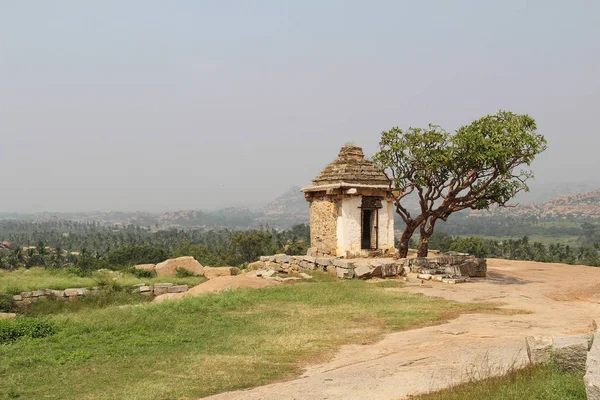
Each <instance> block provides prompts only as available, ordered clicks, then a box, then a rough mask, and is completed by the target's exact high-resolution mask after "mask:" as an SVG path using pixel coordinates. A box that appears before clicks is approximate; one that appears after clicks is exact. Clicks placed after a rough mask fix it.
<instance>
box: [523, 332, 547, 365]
mask: <svg viewBox="0 0 600 400" xmlns="http://www.w3.org/2000/svg"><path fill="white" fill-rule="evenodd" d="M553 343H554V341H553V340H552V338H551V337H547V336H527V337H526V338H525V347H526V348H527V356H528V357H529V362H530V363H532V364H548V363H549V362H550V361H551V360H552V345H553Z"/></svg>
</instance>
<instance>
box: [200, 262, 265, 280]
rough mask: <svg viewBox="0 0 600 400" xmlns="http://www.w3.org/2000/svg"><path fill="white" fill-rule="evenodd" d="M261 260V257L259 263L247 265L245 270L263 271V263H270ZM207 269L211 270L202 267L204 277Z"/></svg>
mask: <svg viewBox="0 0 600 400" xmlns="http://www.w3.org/2000/svg"><path fill="white" fill-rule="evenodd" d="M262 258H263V257H261V260H260V261H255V262H253V263H250V264H248V266H247V267H246V269H247V270H248V271H254V270H257V269H263V268H265V263H266V262H270V261H269V260H266V261H263V260H262ZM207 268H212V267H204V274H205V276H206V269H207ZM207 279H210V278H208V277H207Z"/></svg>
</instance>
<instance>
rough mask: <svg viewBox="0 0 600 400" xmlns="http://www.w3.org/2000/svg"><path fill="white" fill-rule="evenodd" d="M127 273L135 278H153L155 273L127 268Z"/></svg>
mask: <svg viewBox="0 0 600 400" xmlns="http://www.w3.org/2000/svg"><path fill="white" fill-rule="evenodd" d="M127 272H129V273H130V274H132V275H133V276H135V277H136V278H154V277H155V276H156V272H155V271H148V270H145V269H135V268H134V267H131V268H129V269H128V270H127Z"/></svg>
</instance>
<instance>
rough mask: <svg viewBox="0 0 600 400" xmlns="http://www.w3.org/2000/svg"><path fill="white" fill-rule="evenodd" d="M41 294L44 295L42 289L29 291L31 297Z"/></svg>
mask: <svg viewBox="0 0 600 400" xmlns="http://www.w3.org/2000/svg"><path fill="white" fill-rule="evenodd" d="M43 295H44V291H43V290H34V291H33V292H31V297H40V296H43Z"/></svg>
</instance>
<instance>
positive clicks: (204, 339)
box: [0, 274, 493, 399]
mask: <svg viewBox="0 0 600 400" xmlns="http://www.w3.org/2000/svg"><path fill="white" fill-rule="evenodd" d="M492 309H493V305H490V304H465V303H456V302H450V301H446V300H443V299H440V298H432V297H425V296H422V295H416V294H410V293H404V292H401V291H392V290H389V289H386V288H382V287H378V286H377V285H373V284H369V283H367V282H364V281H358V280H352V281H337V280H333V279H331V278H329V277H327V276H325V275H323V274H315V278H314V279H313V280H311V281H307V282H299V283H295V284H289V285H281V286H275V287H271V288H267V289H263V290H238V291H229V292H224V293H222V294H208V295H203V296H198V297H193V298H185V299H183V300H181V301H170V302H164V303H160V304H156V303H146V304H138V305H135V306H126V307H123V306H108V307H104V308H94V307H89V308H80V309H78V310H63V312H61V313H59V314H54V315H51V316H47V317H42V319H45V320H47V321H48V322H50V323H51V324H52V325H53V326H55V327H56V328H57V332H56V334H54V335H52V336H49V337H46V338H43V339H32V338H23V339H19V340H17V341H15V342H14V343H11V344H8V345H2V346H0V360H1V362H0V394H5V398H10V396H13V397H15V396H20V398H23V399H30V398H31V399H34V398H45V399H75V398H76V399H107V398H114V399H192V398H198V397H201V396H206V395H210V394H214V393H219V392H223V391H227V390H235V389H242V388H248V387H252V386H256V385H261V384H265V383H268V382H272V381H275V380H279V379H286V378H292V377H294V376H297V375H298V374H299V373H300V372H301V367H302V365H303V364H305V363H307V362H317V361H322V360H324V359H326V358H327V357H329V356H331V355H332V354H334V352H335V351H336V350H337V349H338V348H339V346H341V345H342V344H347V343H371V342H373V341H374V340H376V339H378V338H380V337H381V335H383V334H384V333H387V332H391V331H397V330H402V329H410V328H415V327H420V326H424V325H430V324H434V323H439V322H441V321H443V320H446V319H449V318H452V317H455V316H456V315H458V314H460V313H466V312H489V310H492ZM9 395H10V396H9ZM1 396H2V395H0V398H2V397H1Z"/></svg>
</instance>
